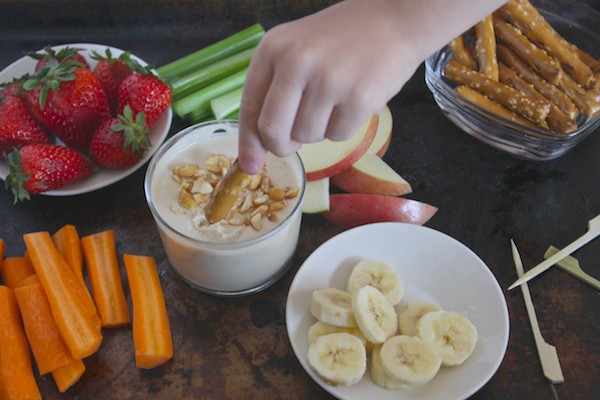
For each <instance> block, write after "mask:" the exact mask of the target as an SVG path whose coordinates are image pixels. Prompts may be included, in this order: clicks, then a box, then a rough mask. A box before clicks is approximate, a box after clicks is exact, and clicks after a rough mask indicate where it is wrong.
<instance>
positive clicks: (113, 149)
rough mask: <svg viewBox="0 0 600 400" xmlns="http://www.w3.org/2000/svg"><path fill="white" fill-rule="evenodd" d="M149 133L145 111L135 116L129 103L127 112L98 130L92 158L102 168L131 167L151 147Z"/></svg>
mask: <svg viewBox="0 0 600 400" xmlns="http://www.w3.org/2000/svg"><path fill="white" fill-rule="evenodd" d="M149 132H150V131H149V130H148V128H146V119H145V117H144V113H139V114H137V115H136V117H135V119H134V118H133V113H132V111H131V107H129V106H125V109H124V110H123V115H119V116H118V117H116V118H112V119H109V120H108V121H106V122H105V123H104V124H102V125H100V127H99V128H98V130H97V131H96V133H94V136H93V137H92V143H91V144H90V150H89V154H90V158H91V159H92V161H94V162H95V163H96V164H97V165H98V166H100V167H102V168H108V169H124V168H129V167H131V166H133V165H134V164H136V163H137V162H138V161H140V160H141V159H142V157H143V156H144V154H145V153H146V150H147V149H148V147H150V139H149V138H148V133H149Z"/></svg>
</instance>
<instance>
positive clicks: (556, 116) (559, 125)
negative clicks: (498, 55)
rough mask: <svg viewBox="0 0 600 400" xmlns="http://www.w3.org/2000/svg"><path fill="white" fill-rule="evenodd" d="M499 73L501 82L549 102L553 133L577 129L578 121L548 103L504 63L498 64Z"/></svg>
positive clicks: (549, 121) (549, 115)
mask: <svg viewBox="0 0 600 400" xmlns="http://www.w3.org/2000/svg"><path fill="white" fill-rule="evenodd" d="M498 72H499V75H498V76H499V80H500V82H502V83H504V84H505V85H508V86H510V87H512V88H513V89H516V90H518V91H520V92H523V93H525V94H526V95H528V96H530V97H532V98H534V99H536V100H538V101H542V102H547V103H548V104H549V105H550V112H549V113H548V116H547V117H546V123H547V124H548V128H549V129H550V130H551V131H554V132H558V133H569V132H573V131H575V130H576V129H577V121H575V120H574V119H572V118H569V116H567V115H566V114H565V113H563V112H562V111H560V110H559V109H558V107H556V106H555V105H554V104H552V103H550V102H548V99H546V98H545V97H544V96H543V95H542V94H541V93H540V92H538V91H537V90H536V89H535V87H534V86H533V85H532V84H530V83H529V82H527V81H526V80H524V79H523V78H521V77H520V76H519V75H518V74H517V73H516V72H515V71H513V70H512V69H510V68H508V67H507V66H506V65H504V64H503V63H502V62H500V63H498Z"/></svg>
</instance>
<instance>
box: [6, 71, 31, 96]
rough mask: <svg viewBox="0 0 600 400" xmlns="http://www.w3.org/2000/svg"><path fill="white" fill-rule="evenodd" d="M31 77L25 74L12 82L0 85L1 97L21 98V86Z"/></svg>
mask: <svg viewBox="0 0 600 400" xmlns="http://www.w3.org/2000/svg"><path fill="white" fill-rule="evenodd" d="M30 77H31V75H29V74H24V75H22V76H20V77H17V78H14V79H12V80H11V81H10V82H2V83H0V96H17V97H20V96H21V94H22V90H21V85H23V82H25V81H26V80H27V79H29V78H30Z"/></svg>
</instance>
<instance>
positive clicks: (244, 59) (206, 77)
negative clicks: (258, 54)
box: [171, 47, 256, 101]
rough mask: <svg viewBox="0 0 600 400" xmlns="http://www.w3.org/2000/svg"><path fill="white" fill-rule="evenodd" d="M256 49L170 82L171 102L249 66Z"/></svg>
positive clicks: (237, 54)
mask: <svg viewBox="0 0 600 400" xmlns="http://www.w3.org/2000/svg"><path fill="white" fill-rule="evenodd" d="M254 50H256V47H251V48H249V49H246V50H242V51H241V52H239V53H235V54H233V55H231V56H229V57H227V58H224V59H222V60H220V61H217V62H215V63H213V64H210V65H207V66H206V67H204V68H200V69H199V70H197V71H194V72H192V73H190V74H187V75H185V76H183V77H181V78H179V79H176V80H174V81H173V82H171V91H172V94H173V101H177V100H179V99H181V98H183V97H185V96H188V95H190V94H192V93H194V92H196V91H198V90H200V89H202V88H204V87H206V86H208V85H210V84H212V83H215V82H217V81H219V80H221V79H223V78H225V77H226V76H228V75H231V74H233V73H234V72H237V71H239V70H241V69H243V68H246V67H248V65H250V60H251V59H252V54H254Z"/></svg>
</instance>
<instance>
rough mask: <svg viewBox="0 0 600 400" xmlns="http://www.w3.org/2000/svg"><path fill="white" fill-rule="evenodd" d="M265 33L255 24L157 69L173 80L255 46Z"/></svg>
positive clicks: (162, 74) (166, 78)
mask: <svg viewBox="0 0 600 400" xmlns="http://www.w3.org/2000/svg"><path fill="white" fill-rule="evenodd" d="M264 34H265V30H264V28H263V27H262V25H260V24H254V25H252V26H250V27H248V28H246V29H243V30H241V31H239V32H237V33H235V34H233V35H231V36H229V37H227V38H225V39H222V40H220V41H218V42H216V43H214V44H212V45H209V46H207V47H204V48H202V49H200V50H198V51H196V52H194V53H191V54H189V55H187V56H185V57H182V58H180V59H177V60H175V61H173V62H171V63H169V64H166V65H163V66H162V67H160V68H158V69H157V70H156V71H157V72H158V74H159V75H160V77H161V78H162V79H164V80H166V81H169V82H172V81H174V80H175V79H178V78H181V77H183V76H185V75H187V74H189V73H190V72H192V71H195V70H198V69H200V68H203V67H205V66H207V65H209V64H212V63H215V62H217V61H220V60H222V59H224V58H226V57H228V56H230V55H233V54H235V53H239V52H240V51H242V50H245V49H248V48H250V47H255V46H256V45H257V44H258V42H260V40H261V39H262V37H263V36H264Z"/></svg>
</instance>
